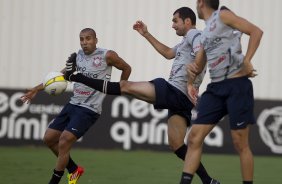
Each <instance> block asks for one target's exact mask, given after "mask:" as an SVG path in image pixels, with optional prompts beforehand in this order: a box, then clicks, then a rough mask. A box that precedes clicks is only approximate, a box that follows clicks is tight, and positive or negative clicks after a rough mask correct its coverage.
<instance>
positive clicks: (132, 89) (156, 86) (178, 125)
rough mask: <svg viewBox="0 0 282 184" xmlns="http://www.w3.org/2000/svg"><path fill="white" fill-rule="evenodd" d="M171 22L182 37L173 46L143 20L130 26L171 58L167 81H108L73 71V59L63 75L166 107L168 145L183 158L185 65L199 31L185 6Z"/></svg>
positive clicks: (213, 183)
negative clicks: (162, 39)
mask: <svg viewBox="0 0 282 184" xmlns="http://www.w3.org/2000/svg"><path fill="white" fill-rule="evenodd" d="M172 21H173V24H172V27H173V28H174V29H175V30H176V34H177V35H178V36H183V40H182V42H181V43H179V44H177V45H176V46H175V47H173V48H169V47H167V46H165V45H164V44H162V43H160V42H159V41H158V40H157V39H156V38H155V37H153V36H152V35H151V34H150V33H149V32H148V30H147V26H146V25H145V24H144V23H143V22H142V21H137V22H136V24H134V26H133V28H134V29H135V30H136V31H138V32H139V33H140V34H141V35H142V36H143V37H144V38H146V39H147V41H148V42H149V43H150V44H151V45H152V46H153V47H154V48H155V49H156V50H157V51H158V52H159V53H160V54H161V55H163V56H164V57H165V58H167V59H172V58H174V62H173V65H172V69H171V73H170V77H169V79H168V81H166V80H165V79H163V78H157V79H154V80H152V81H144V82H130V81H125V80H122V81H120V82H109V81H104V80H99V79H91V78H88V77H86V76H84V75H83V74H81V73H73V72H74V71H75V62H68V63H67V71H66V75H65V78H66V79H67V80H69V81H76V82H80V83H83V84H85V85H87V86H90V87H92V88H94V89H96V90H98V91H101V92H103V93H106V94H110V95H130V96H132V97H135V98H137V99H140V100H143V101H146V102H148V103H151V104H153V105H154V107H155V108H156V109H168V110H169V113H168V139H169V145H170V147H171V149H172V150H173V151H174V153H175V154H176V155H177V156H178V157H179V158H181V159H182V160H184V159H185V154H186V152H187V145H185V144H184V139H185V135H186V131H187V126H189V125H190V120H191V110H192V108H193V107H194V105H193V104H192V103H191V101H190V100H189V99H188V95H187V72H186V65H187V64H189V63H192V62H193V61H194V59H195V57H194V56H195V54H196V53H197V52H198V50H199V47H200V35H201V32H200V31H199V30H197V29H196V27H195V25H196V15H195V13H194V12H193V11H192V10H191V9H190V8H188V7H182V8H179V9H177V10H176V11H175V12H174V14H173V19H172ZM203 75H204V72H203V74H202V75H201V76H200V77H198V79H197V81H196V82H195V83H194V85H195V86H196V87H197V88H198V87H199V85H200V84H201V82H202V79H203ZM196 172H197V174H198V175H199V177H200V178H201V180H202V183H203V184H219V182H218V181H217V180H215V179H212V178H211V177H210V176H209V175H208V173H207V171H206V169H205V168H204V166H203V165H202V164H200V165H199V166H198V168H197V171H196Z"/></svg>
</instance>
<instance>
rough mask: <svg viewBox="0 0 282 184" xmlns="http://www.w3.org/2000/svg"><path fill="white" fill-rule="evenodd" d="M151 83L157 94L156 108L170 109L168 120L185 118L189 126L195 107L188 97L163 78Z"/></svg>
mask: <svg viewBox="0 0 282 184" xmlns="http://www.w3.org/2000/svg"><path fill="white" fill-rule="evenodd" d="M150 82H152V83H153V84H154V86H155V92H156V102H155V104H154V108H155V109H168V118H169V117H171V116H173V115H180V116H182V117H184V118H185V119H186V120H187V126H189V125H190V121H191V110H192V109H193V108H194V105H193V104H192V103H191V102H190V100H189V99H188V97H187V96H186V95H185V94H183V93H182V91H180V90H179V89H177V88H176V87H174V86H172V85H171V84H169V83H168V82H167V81H166V80H165V79H163V78H157V79H154V80H152V81H150Z"/></svg>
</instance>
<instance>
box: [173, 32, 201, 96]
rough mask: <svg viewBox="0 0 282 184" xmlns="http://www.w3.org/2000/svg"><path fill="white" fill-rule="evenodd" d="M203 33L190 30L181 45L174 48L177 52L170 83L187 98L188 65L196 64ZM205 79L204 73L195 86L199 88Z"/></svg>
mask: <svg viewBox="0 0 282 184" xmlns="http://www.w3.org/2000/svg"><path fill="white" fill-rule="evenodd" d="M200 37H201V31H199V30H197V29H190V30H189V31H188V32H187V34H186V35H185V36H184V37H183V40H182V42H181V43H179V44H177V45H176V46H175V47H173V50H174V51H175V58H174V61H173V65H172V68H171V72H170V76H169V79H168V82H169V83H170V84H171V85H173V86H174V87H176V88H177V89H179V90H180V91H182V92H183V93H184V94H185V95H186V96H188V93H187V80H188V75H187V70H186V65H187V64H189V63H192V62H194V60H195V56H196V53H197V52H198V51H199V49H200V45H201V43H200ZM203 77H204V72H203V73H202V74H201V75H199V76H198V78H197V79H196V81H195V86H196V87H199V86H200V84H201V82H202V80H203Z"/></svg>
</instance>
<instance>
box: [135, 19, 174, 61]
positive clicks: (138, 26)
mask: <svg viewBox="0 0 282 184" xmlns="http://www.w3.org/2000/svg"><path fill="white" fill-rule="evenodd" d="M133 29H134V30H136V31H137V32H138V33H140V34H141V35H142V36H143V37H144V38H146V40H148V42H149V43H150V44H151V45H152V46H153V47H154V48H155V49H156V50H157V51H158V52H159V53H160V54H161V55H162V56H164V57H165V58H166V59H172V58H174V57H175V52H174V50H173V49H172V48H169V47H167V46H166V45H164V44H163V43H161V42H159V41H158V40H157V39H156V38H155V37H154V36H153V35H151V34H150V33H149V31H148V29H147V26H146V24H144V23H143V22H142V21H140V20H139V21H137V22H136V23H135V24H134V25H133Z"/></svg>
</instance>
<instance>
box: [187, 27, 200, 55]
mask: <svg viewBox="0 0 282 184" xmlns="http://www.w3.org/2000/svg"><path fill="white" fill-rule="evenodd" d="M187 40H188V42H189V44H190V45H191V48H192V52H193V53H194V54H195V55H196V53H197V52H198V51H199V50H200V48H201V31H199V30H196V29H192V30H190V31H189V32H188V35H187Z"/></svg>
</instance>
